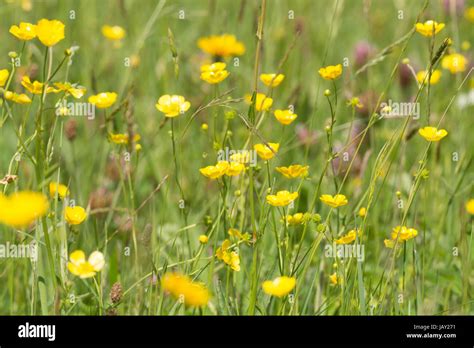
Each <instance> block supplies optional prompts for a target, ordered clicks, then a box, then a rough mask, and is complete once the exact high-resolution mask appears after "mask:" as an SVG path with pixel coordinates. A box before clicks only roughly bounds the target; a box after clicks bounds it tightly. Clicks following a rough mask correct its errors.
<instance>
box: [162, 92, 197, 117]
mask: <svg viewBox="0 0 474 348" xmlns="http://www.w3.org/2000/svg"><path fill="white" fill-rule="evenodd" d="M155 106H156V108H157V109H158V111H161V112H162V113H164V114H165V116H166V117H176V116H178V115H180V114H183V113H185V112H186V111H188V109H189V108H190V107H191V104H190V103H189V102H188V101H186V99H184V97H183V96H180V95H168V94H165V95H163V96H161V97H160V99H158V103H156V105H155Z"/></svg>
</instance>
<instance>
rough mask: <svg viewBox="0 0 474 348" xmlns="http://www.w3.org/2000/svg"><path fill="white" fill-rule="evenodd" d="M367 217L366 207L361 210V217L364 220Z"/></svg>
mask: <svg viewBox="0 0 474 348" xmlns="http://www.w3.org/2000/svg"><path fill="white" fill-rule="evenodd" d="M366 215H367V209H366V208H364V207H362V208H360V209H359V216H360V217H362V218H363V217H365V216H366Z"/></svg>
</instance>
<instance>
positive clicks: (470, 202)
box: [466, 198, 474, 215]
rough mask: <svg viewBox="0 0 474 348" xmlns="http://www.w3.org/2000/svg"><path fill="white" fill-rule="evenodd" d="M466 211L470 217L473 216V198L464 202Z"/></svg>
mask: <svg viewBox="0 0 474 348" xmlns="http://www.w3.org/2000/svg"><path fill="white" fill-rule="evenodd" d="M466 211H467V212H468V213H469V214H471V215H474V198H472V199H470V200H468V201H467V202H466Z"/></svg>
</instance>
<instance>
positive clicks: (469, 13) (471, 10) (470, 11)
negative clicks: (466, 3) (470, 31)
mask: <svg viewBox="0 0 474 348" xmlns="http://www.w3.org/2000/svg"><path fill="white" fill-rule="evenodd" d="M464 17H466V19H467V20H468V21H470V22H473V23H474V6H471V7H468V8H467V9H466V10H465V11H464Z"/></svg>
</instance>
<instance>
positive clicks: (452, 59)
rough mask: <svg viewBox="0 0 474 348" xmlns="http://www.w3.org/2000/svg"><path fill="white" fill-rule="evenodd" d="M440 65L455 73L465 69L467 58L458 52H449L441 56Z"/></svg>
mask: <svg viewBox="0 0 474 348" xmlns="http://www.w3.org/2000/svg"><path fill="white" fill-rule="evenodd" d="M441 66H442V67H443V69H447V70H449V72H450V73H451V74H456V73H459V72H463V71H465V70H466V67H467V59H466V57H464V56H463V55H462V54H460V53H451V54H448V55H446V56H444V57H443V59H442V60H441Z"/></svg>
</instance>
